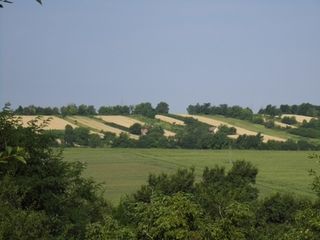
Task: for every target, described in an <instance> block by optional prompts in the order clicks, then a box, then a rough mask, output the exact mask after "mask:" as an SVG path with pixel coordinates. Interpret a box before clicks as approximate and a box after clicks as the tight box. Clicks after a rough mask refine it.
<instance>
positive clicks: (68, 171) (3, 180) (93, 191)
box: [0, 108, 320, 240]
mask: <svg viewBox="0 0 320 240" xmlns="http://www.w3.org/2000/svg"><path fill="white" fill-rule="evenodd" d="M52 140H53V139H52V138H51V137H50V135H47V134H46V133H45V131H43V130H42V128H40V127H39V126H38V125H36V124H33V125H30V126H29V127H27V128H23V127H22V126H21V125H20V124H19V121H18V120H17V119H16V118H15V117H14V115H13V113H12V112H11V111H10V110H9V109H7V108H6V109H4V110H3V111H2V112H0V239H12V240H16V239H19V240H28V239H34V240H40V239H41V240H51V239H79V240H96V239H101V240H111V239H119V240H135V239H142V240H147V239H159V240H160V239H164V240H172V239H197V240H202V239H219V240H234V239H237V240H251V239H255V240H296V239H308V240H317V239H319V238H320V229H319V225H320V208H319V201H320V175H319V174H318V173H317V172H316V171H310V174H311V176H312V177H313V182H312V185H311V188H312V189H313V191H314V193H315V199H308V198H303V197H296V196H294V195H292V194H289V193H274V194H271V195H269V196H266V197H264V198H259V191H258V189H257V187H256V177H257V174H258V169H257V168H256V167H255V166H253V165H252V164H251V163H250V162H246V161H243V160H242V161H239V160H237V161H232V163H231V167H230V168H228V170H227V169H225V168H224V167H221V166H215V167H212V168H208V167H206V168H204V170H203V172H202V176H201V178H200V179H199V180H198V181H196V175H195V169H194V168H190V169H178V170H177V171H176V172H175V173H174V174H171V175H169V174H166V173H161V174H157V175H156V174H150V175H149V177H148V180H147V182H146V184H144V185H142V186H141V188H140V189H139V190H138V191H136V192H134V193H133V194H129V195H125V196H123V198H122V199H121V201H120V203H119V204H117V205H112V204H110V203H109V202H108V201H106V199H104V197H103V187H102V185H101V184H99V183H96V182H95V181H93V180H92V179H89V178H85V177H84V176H83V175H82V172H83V170H84V167H85V166H84V164H83V163H80V162H66V161H64V160H63V158H62V155H61V153H62V152H61V151H59V150H57V149H56V148H55V149H53V148H51V147H50V144H51V142H52ZM311 158H313V159H314V160H315V161H316V159H317V158H318V159H319V156H317V155H312V156H311Z"/></svg>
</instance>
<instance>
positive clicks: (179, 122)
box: [155, 115, 185, 126]
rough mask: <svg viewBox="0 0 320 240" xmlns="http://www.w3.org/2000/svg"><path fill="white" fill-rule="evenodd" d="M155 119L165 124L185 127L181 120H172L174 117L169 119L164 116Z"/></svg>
mask: <svg viewBox="0 0 320 240" xmlns="http://www.w3.org/2000/svg"><path fill="white" fill-rule="evenodd" d="M155 119H159V120H161V121H163V122H167V123H170V124H173V125H179V126H185V123H184V122H183V121H181V120H179V119H175V118H172V117H167V116H164V115H156V116H155Z"/></svg>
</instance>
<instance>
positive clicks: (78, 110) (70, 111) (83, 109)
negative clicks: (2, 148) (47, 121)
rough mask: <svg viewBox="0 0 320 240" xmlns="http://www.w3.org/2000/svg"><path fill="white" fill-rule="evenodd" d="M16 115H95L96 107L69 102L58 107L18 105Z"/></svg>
mask: <svg viewBox="0 0 320 240" xmlns="http://www.w3.org/2000/svg"><path fill="white" fill-rule="evenodd" d="M14 113H15V114H17V115H62V116H67V115H95V114H97V112H96V109H95V107H94V106H93V105H89V106H88V105H85V104H81V105H79V106H77V105H76V104H69V105H67V106H62V107H61V108H58V107H39V106H34V105H30V106H27V107H22V106H19V107H18V108H17V109H16V110H15V111H14Z"/></svg>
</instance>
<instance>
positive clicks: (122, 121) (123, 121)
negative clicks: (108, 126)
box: [95, 115, 145, 128]
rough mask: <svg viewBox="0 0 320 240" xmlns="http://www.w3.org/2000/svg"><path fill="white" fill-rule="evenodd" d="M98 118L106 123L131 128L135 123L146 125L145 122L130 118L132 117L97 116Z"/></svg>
mask: <svg viewBox="0 0 320 240" xmlns="http://www.w3.org/2000/svg"><path fill="white" fill-rule="evenodd" d="M95 117H96V118H99V119H101V120H103V121H105V122H109V123H115V124H118V125H120V126H123V127H126V128H129V127H131V126H132V125H133V124H135V123H139V124H141V125H145V123H144V122H141V121H139V120H136V119H133V118H130V117H126V116H121V115H110V116H101V115H98V116H95Z"/></svg>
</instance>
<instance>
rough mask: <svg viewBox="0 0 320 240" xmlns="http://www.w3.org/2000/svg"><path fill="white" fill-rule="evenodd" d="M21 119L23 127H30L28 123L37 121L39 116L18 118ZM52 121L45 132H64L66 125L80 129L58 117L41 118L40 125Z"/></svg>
mask: <svg viewBox="0 0 320 240" xmlns="http://www.w3.org/2000/svg"><path fill="white" fill-rule="evenodd" d="M18 117H20V118H21V122H22V125H23V126H24V127H27V126H28V122H29V121H31V120H35V119H36V118H37V116H18ZM46 119H50V121H49V123H48V126H46V127H44V129H45V130H64V129H65V127H66V125H67V124H69V125H71V126H72V127H73V128H76V127H78V126H77V125H75V124H72V123H70V122H68V121H66V120H64V119H62V118H59V117H56V116H46V115H44V116H40V121H39V124H40V123H41V122H42V120H46Z"/></svg>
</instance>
